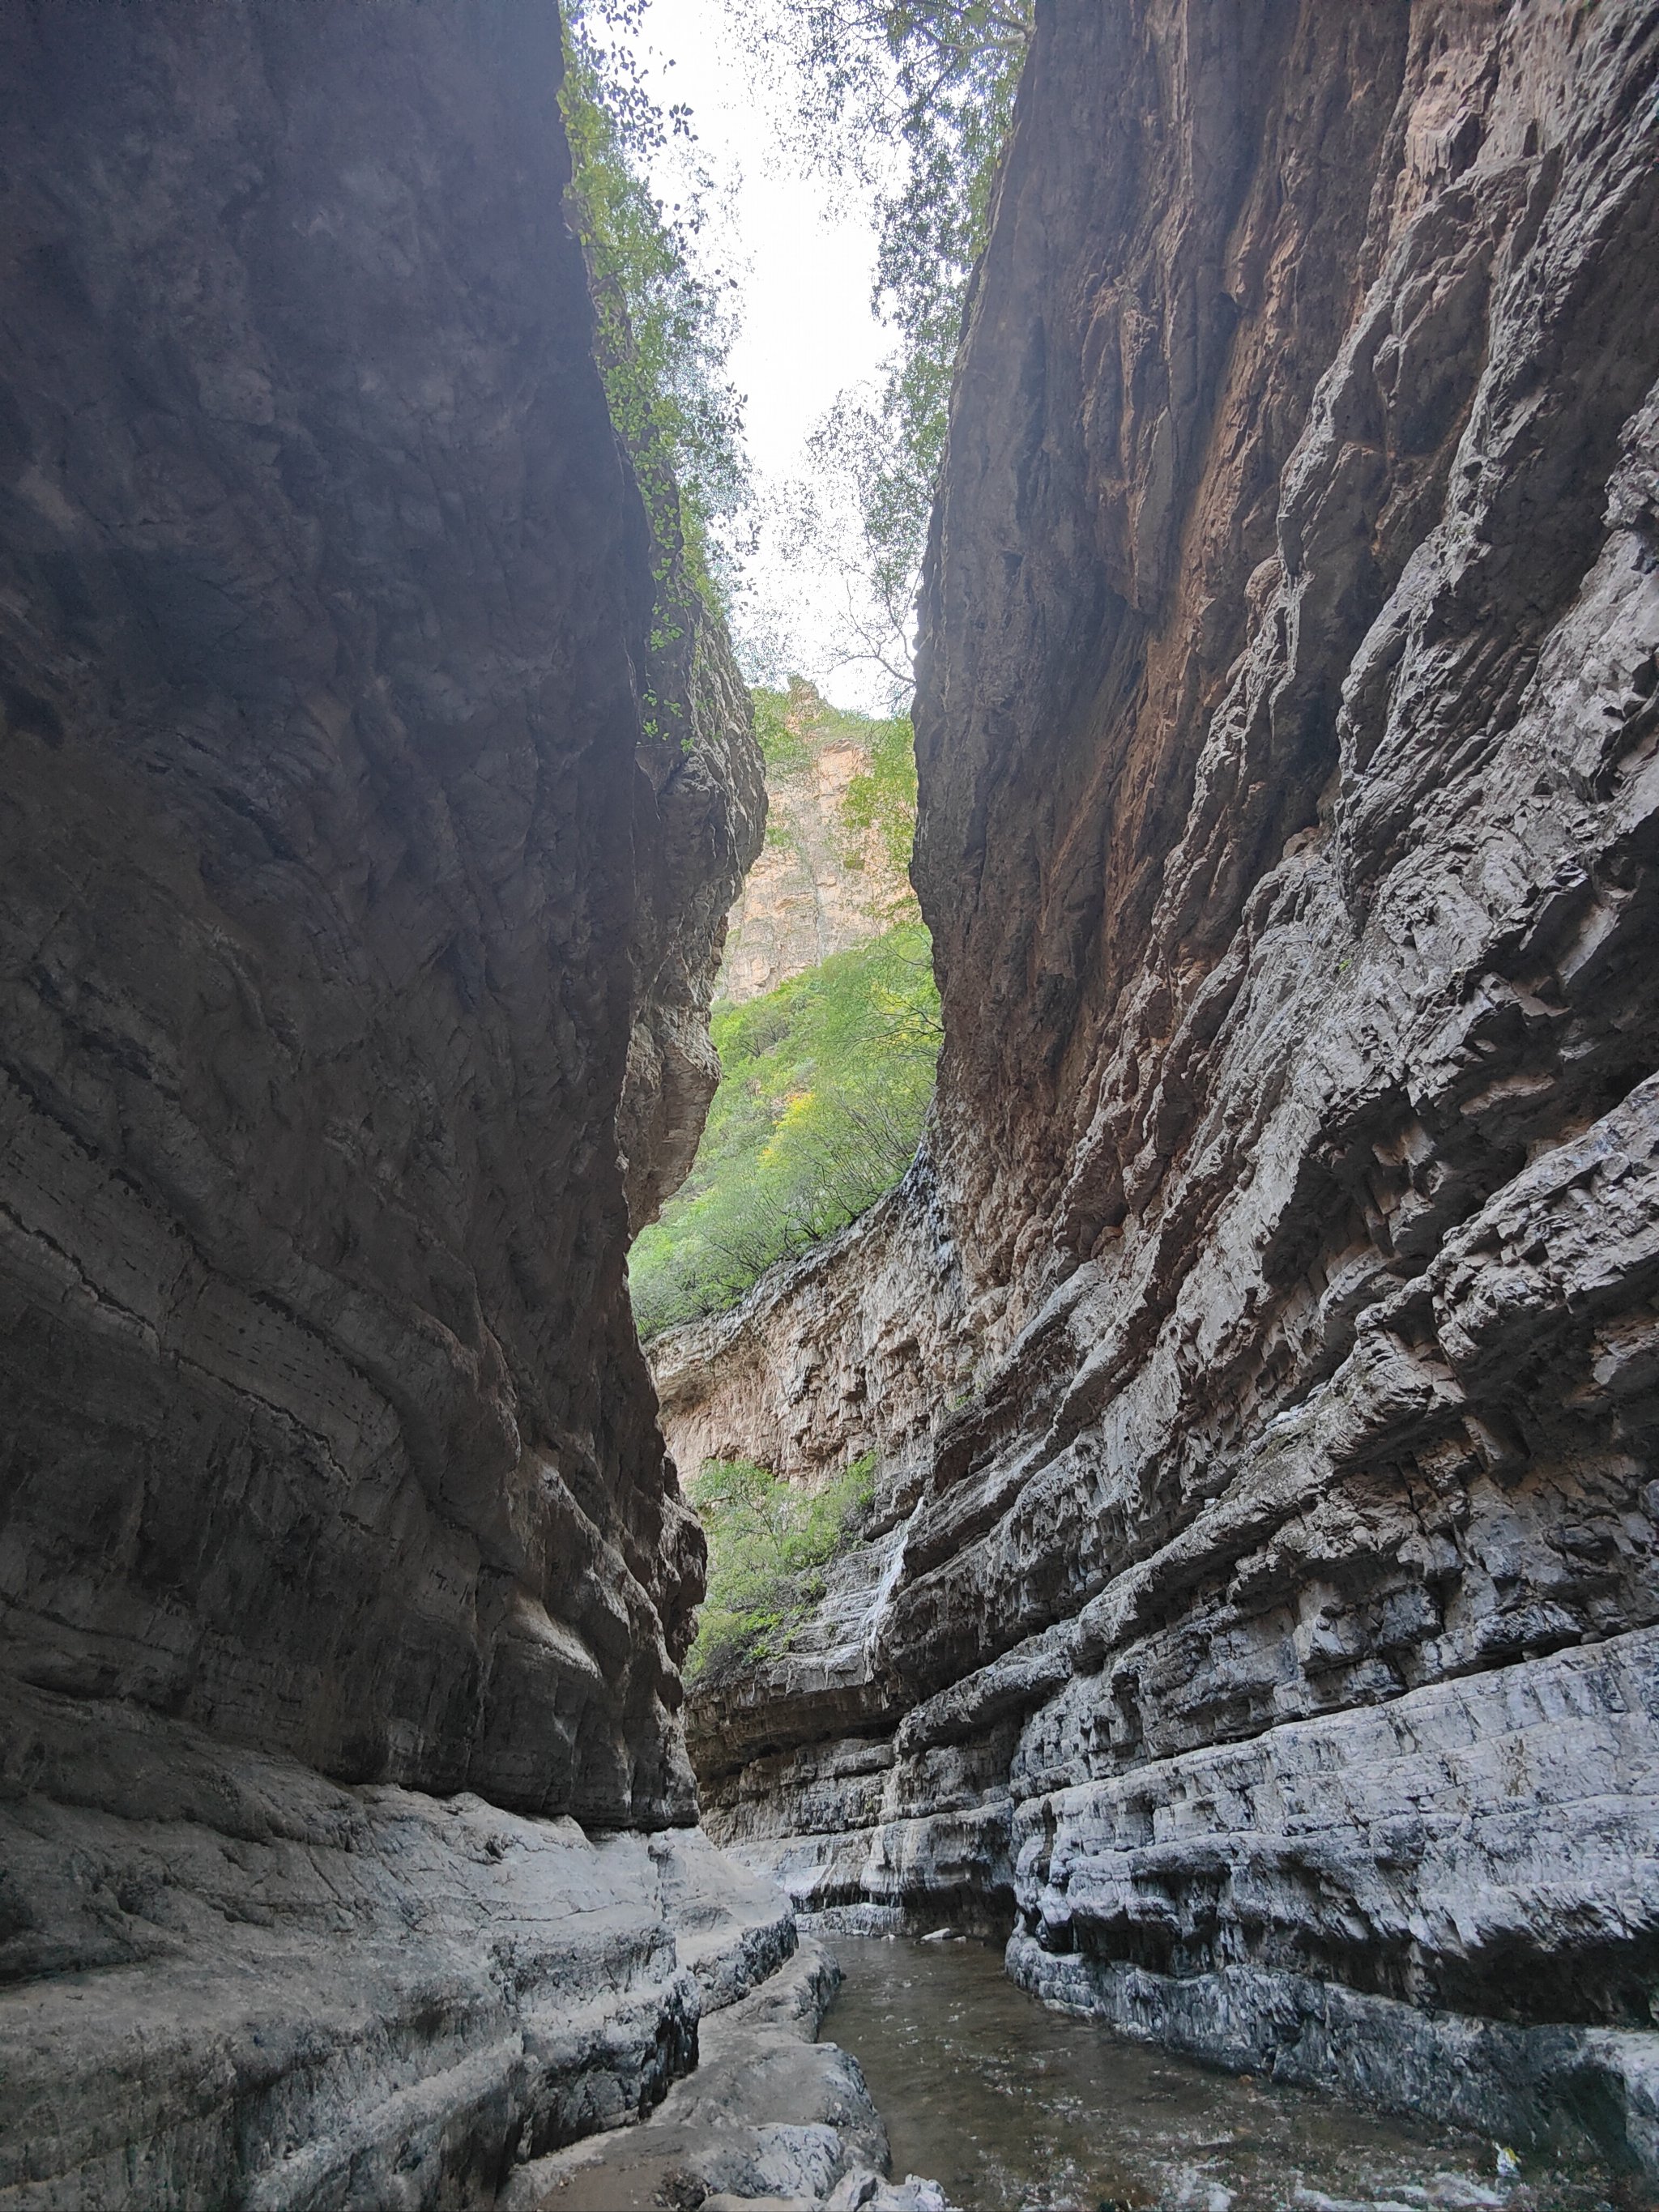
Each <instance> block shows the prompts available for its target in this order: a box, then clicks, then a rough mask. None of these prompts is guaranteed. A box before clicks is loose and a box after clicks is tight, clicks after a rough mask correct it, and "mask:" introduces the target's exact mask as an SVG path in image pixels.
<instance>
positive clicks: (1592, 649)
mask: <svg viewBox="0 0 1659 2212" xmlns="http://www.w3.org/2000/svg"><path fill="white" fill-rule="evenodd" d="M1656 82H1659V17H1656V14H1655V11H1654V9H1652V7H1651V6H1650V5H1647V4H1638V0H1604V4H1602V5H1601V6H1598V7H1595V8H1569V7H1560V8H1557V7H1553V6H1537V7H1528V8H1510V9H1504V8H1500V7H1497V6H1492V7H1486V6H1464V5H1462V4H1452V0H1382V4H1376V5H1373V6H1367V7H1363V8H1346V7H1333V6H1330V5H1328V4H1326V0H1273V4H1267V5H1263V6H1262V7H1261V8H1258V9H1230V8H1221V7H1214V6H1210V5H1206V4H1200V0H1100V4H1099V5H1091V6H1089V7H1081V6H1079V7H1055V8H1051V9H1042V10H1041V11H1039V14H1038V16H1037V20H1036V30H1035V33H1034V38H1033V43H1032V47H1031V52H1030V62H1029V64H1028V68H1027V72H1026V76H1025V78H1024V83H1023V85H1022V88H1021V91H1020V94H1019V100H1018V114H1017V120H1016V125H1015V131H1014V136H1013V140H1012V145H1011V148H1010V151H1009V155H1008V158H1007V161H1006V167H1005V169H1004V172H1003V174H1002V177H1001V179H1000V185H999V187H998V194H997V199H996V211H995V216H994V224H993V232H992V237H991V240H990V245H989V247H988V249H987V254H986V257H985V259H984V263H983V264H982V267H981V270H980V274H979V277H978V280H977V282H976V285H975V292H974V296H973V302H972V308H971V313H970V317H969V326H968V330H967V333H966V337H965V342H964V350H963V357H962V360H961V362H960V365H959V369H958V374H957V382H956V386H955V391H954V395H953V400H952V410H951V428H950V438H949V448H948V453H947V459H946V464H945V475H944V481H943V488H942V492H941V496H940V500H939V507H938V509H937V511H936V514H935V518H934V527H933V539H932V545H931V550H930V555H929V561H928V568H927V588H926V592H925V597H924V607H923V628H922V643H921V658H920V664H919V690H918V698H917V706H916V733H917V746H918V757H919V769H920V780H921V816H920V829H919V836H918V840H917V847H916V856H915V881H916V884H917V888H918V891H919V895H920V897H921V905H922V908H923V912H924V915H925V916H926V918H927V921H928V922H929V924H930V925H931V926H932V927H933V931H934V949H935V956H936V962H937V969H938V973H939V977H940V981H941V987H942V994H943V1004H944V1011H945V1028H946V1044H945V1051H944V1054H943V1055H942V1059H941V1063H940V1069H939V1096H938V1106H937V1119H936V1122H935V1123H934V1125H933V1127H934V1129H935V1130H936V1132H937V1142H936V1144H934V1143H933V1139H931V1138H930V1145H931V1146H932V1149H933V1158H932V1161H931V1163H929V1164H925V1165H924V1166H922V1167H919V1168H918V1170H915V1171H914V1172H913V1175H912V1176H910V1177H908V1178H907V1181H906V1182H905V1183H904V1184H902V1186H901V1187H900V1188H899V1190H898V1191H897V1192H896V1193H895V1194H893V1195H892V1196H891V1197H890V1199H888V1200H884V1202H883V1206H881V1208H879V1209H878V1211H877V1212H875V1213H873V1214H872V1216H871V1217H869V1219H868V1222H867V1223H866V1225H861V1226H860V1228H858V1229H856V1230H854V1231H850V1232H848V1234H847V1235H846V1236H844V1237H842V1238H841V1239H839V1240H837V1242H836V1243H835V1244H834V1245H833V1246H831V1247H829V1248H826V1249H824V1250H823V1252H822V1253H820V1254H818V1255H815V1256H814V1257H813V1258H812V1259H810V1260H807V1261H800V1262H798V1263H796V1265H795V1267H793V1268H792V1269H791V1270H789V1271H787V1273H785V1274H784V1275H782V1276H781V1277H776V1278H774V1279H772V1281H771V1282H770V1284H769V1285H767V1286H765V1287H763V1289H762V1290H761V1291H759V1292H757V1294H756V1295H755V1297H753V1298H752V1299H751V1300H750V1302H749V1304H747V1305H746V1306H745V1307H744V1311H743V1316H741V1320H742V1326H738V1321H739V1318H740V1317H739V1316H732V1320H731V1322H730V1323H729V1324H728V1325H726V1327H725V1328H724V1329H723V1331H721V1332H719V1333H718V1341H716V1342H712V1343H707V1344H705V1346H704V1347H703V1349H702V1353H701V1354H700V1356H699V1359H698V1360H697V1361H696V1362H695V1363H690V1364H691V1365H692V1367H693V1368H694V1369H695V1371H694V1372H691V1373H690V1374H689V1375H688V1376H685V1377H684V1380H682V1378H681V1377H679V1376H674V1377H671V1378H665V1376H664V1375H663V1372H662V1369H661V1365H660V1363H659V1364H658V1374H659V1384H660V1383H663V1382H664V1381H665V1380H667V1381H669V1382H670V1383H671V1390H665V1394H664V1395H665V1403H668V1402H669V1401H670V1400H671V1401H672V1402H671V1406H670V1411H671V1420H670V1425H669V1434H670V1439H671V1447H672V1449H674V1450H675V1451H676V1452H677V1454H678V1453H683V1452H684V1450H685V1446H684V1443H683V1442H682V1437H683V1436H685V1437H690V1436H691V1435H696V1436H698V1437H708V1436H712V1435H717V1436H719V1437H720V1438H721V1440H722V1443H723V1444H724V1446H725V1448H726V1449H729V1450H732V1451H733V1452H744V1453H747V1454H748V1455H750V1456H752V1457H754V1458H757V1459H760V1460H763V1461H764V1462H767V1463H769V1464H773V1465H775V1464H777V1463H778V1462H777V1461H776V1459H775V1458H774V1457H773V1455H772V1444H771V1442H770V1440H771V1438H772V1437H775V1436H779V1435H782V1436H785V1437H787V1438H789V1439H791V1440H792V1443H793V1440H796V1439H799V1438H802V1437H811V1436H814V1435H819V1434H823V1435H836V1436H839V1437H845V1436H846V1435H847V1433H848V1429H849V1426H851V1425H852V1417H851V1416H849V1414H848V1407H854V1408H855V1409H857V1412H856V1419H857V1421H858V1423H859V1424H860V1425H862V1428H863V1431H864V1433H865V1434H866V1435H867V1436H869V1437H870V1440H871V1441H872V1443H877V1444H878V1445H880V1446H881V1447H882V1448H883V1449H884V1451H885V1452H886V1453H887V1457H886V1460H885V1463H884V1466H883V1468H881V1470H880V1471H879V1474H878V1497H877V1504H876V1509H875V1532H876V1533H874V1534H872V1540H871V1541H870V1542H868V1543H867V1544H866V1545H864V1546H862V1547H860V1550H859V1553H858V1554H857V1556H856V1558H849V1559H847V1560H845V1561H840V1562H837V1563H836V1565H834V1566H833V1567H832V1568H831V1569H830V1570H829V1571H828V1579H829V1583H830V1584H831V1588H830V1589H829V1594H828V1595H827V1597H826V1600H825V1601H824V1605H823V1608H822V1611H823V1614H824V1617H825V1619H826V1620H829V1618H830V1617H831V1615H832V1613H833V1616H834V1619H835V1620H836V1622H837V1623H838V1624H839V1641H838V1642H837V1643H836V1644H834V1647H833V1648H829V1646H827V1645H826V1644H825V1643H824V1642H823V1640H819V1641H817V1642H814V1643H811V1644H809V1642H808V1641H807V1639H806V1638H805V1637H803V1639H802V1641H801V1644H800V1645H799V1647H798V1648H799V1650H801V1651H803V1652H807V1653H809V1655H810V1656H809V1657H808V1658H807V1659H806V1660H805V1661H804V1662H802V1663H800V1664H796V1663H795V1660H794V1657H793V1655H792V1654H790V1653H786V1654H784V1655H782V1656H781V1657H775V1658H769V1659H768V1660H766V1661H764V1662H760V1663H758V1664H757V1665H756V1666H754V1667H753V1668H750V1670H748V1672H747V1673H746V1674H744V1675H743V1676H742V1677H741V1679H737V1678H734V1679H732V1680H728V1681H726V1682H725V1683H721V1684H717V1685H716V1684H711V1685H709V1686H708V1688H707V1689H706V1690H705V1691H703V1692H700V1693H699V1694H698V1695H697V1696H696V1698H694V1699H693V1703H692V1710H691V1734H692V1741H693V1746H694V1751H695V1754H696V1759H697V1761H698V1766H699V1775H700V1780H701V1782H702V1790H703V1803H704V1807H705V1813H706V1817H707V1818H708V1820H710V1822H711V1825H712V1826H714V1830H715V1832H717V1833H721V1834H725V1835H728V1836H731V1837H734V1838H738V1837H740V1838H743V1839H744V1849H745V1850H748V1851H750V1852H751V1853H752V1854H754V1855H756V1856H757V1857H758V1858H761V1859H763V1860H764V1861H766V1863H770V1864H775V1865H776V1866H778V1867H780V1868H781V1869H783V1870H784V1872H785V1873H786V1875H787V1880H788V1881H789V1882H790V1884H791V1886H792V1887H793V1890H794V1892H795V1893H796V1894H797V1896H798V1897H799V1898H801V1899H811V1900H814V1901H822V1902H825V1903H829V1902H838V1901H842V1900H845V1899H857V1898H864V1899H871V1900H873V1901H878V1902H882V1903H891V1904H905V1905H912V1906H914V1907H915V1910H916V1911H919V1912H926V1913H927V1914H928V1915H929V1916H930V1917H931V1916H933V1915H934V1914H937V1913H939V1911H940V1910H941V1908H942V1907H943V1906H944V1905H945V1904H946V1903H947V1902H948V1901H951V1900H955V1901H957V1902H959V1903H962V1904H963V1905H974V1906H975V1907H976V1908H978V1909H981V1910H993V1911H1002V1912H1005V1913H1006V1915H1007V1916H1008V1917H1010V1919H1012V1923H1013V1926H1014V1933H1013V1936H1012V1941H1011V1944H1010V1950H1009V1960H1010V1965H1011V1967H1012V1970H1013V1971H1014V1972H1016V1973H1018V1975H1019V1976H1020V1977H1021V1978H1023V1979H1024V1981H1026V1982H1027V1983H1028V1984H1030V1986H1032V1987H1034V1988H1036V1989H1038V1990H1042V1991H1044V1992H1045V1993H1048V1994H1049V1995H1052V1996H1055V1997H1057V1998H1060V1999H1062V2000H1063V2001H1065V2002H1068V2003H1072V2004H1075V2005H1079V2006H1081V2007H1085V2008H1091V2009H1093V2010H1095V2011H1097V2012H1098V2013H1100V2014H1101V2015H1104V2016H1105V2017H1107V2018H1109V2019H1112V2020H1115V2021H1121V2022H1122V2023H1124V2024H1126V2025H1127V2026H1129V2027H1132V2028H1133V2029H1134V2030H1135V2031H1136V2032H1137V2033H1144V2034H1147V2035H1152V2036H1159V2037H1163V2038H1165V2039H1168V2040H1170V2041H1171V2042H1173V2043H1176V2044H1178V2045H1182V2046H1184V2047H1186V2048H1188V2049H1189V2050H1192V2051H1197V2052H1200V2053H1202V2054H1204V2055H1206V2056H1207V2057H1211V2058H1212V2059H1216V2060H1218V2061H1220V2062H1222V2063H1228V2064H1232V2065H1237V2066H1245V2067H1249V2068H1251V2069H1256V2068H1260V2067H1270V2068H1272V2069H1274V2070H1275V2071H1276V2072H1278V2073H1279V2074H1281V2075H1285V2076H1288V2077H1291V2078H1294V2079H1299V2080H1304V2081H1318V2082H1323V2083H1326V2084H1328V2085H1334V2086H1338V2087H1346V2088H1347V2089H1349V2090H1352V2091H1355V2092H1358V2093H1364V2094H1365V2095H1368V2096H1371V2097H1376V2098H1380V2099H1383V2100H1389V2101H1390V2102H1393V2103H1395V2104H1397V2105H1400V2106H1407V2107H1411V2108H1413V2109H1417V2110H1419V2111H1425V2112H1437V2113H1438V2114H1441V2115H1443V2116H1446V2117H1450V2118H1457V2119H1460V2120H1462V2121H1464V2122H1466V2123H1468V2124H1472V2125H1475V2126H1478V2127H1480V2128H1482V2129H1483V2130H1486V2131H1487V2132H1489V2133H1494V2134H1498V2135H1501V2136H1504V2138H1505V2139H1507V2140H1511V2141H1515V2140H1519V2141H1522V2142H1543V2141H1547V2139H1548V2138H1549V2137H1550V2136H1552V2134H1553V2133H1557V2132H1563V2133H1570V2132H1571V2130H1572V2129H1573V2128H1574V2127H1576V2126H1578V2125H1581V2124H1591V2125H1594V2126H1595V2127H1596V2128H1597V2129H1598V2130H1600V2131H1601V2135H1602V2136H1603V2139H1604V2141H1605V2142H1607V2145H1608V2147H1609V2148H1611V2149H1612V2150H1613V2152H1614V2153H1615V2154H1617V2155H1619V2156H1621V2157H1626V2158H1630V2159H1633V2160H1637V2161H1638V2162H1641V2163H1644V2164H1645V2165H1647V2166H1650V2167H1653V2166H1659V2038H1656V2036H1655V2033H1654V2031H1653V2026H1652V2022H1653V2020H1654V2018H1655V2010H1654V2007H1655V2002H1656V1998H1659V1983H1656V1971H1655V1961H1656V1943H1655V1930H1656V1929H1659V1854H1656V1849H1655V1837H1656V1834H1659V1518H1656V1504H1659V1498H1656V1492H1655V1490H1654V1487H1653V1483H1652V1476H1653V1470H1654V1464H1655V1455H1656V1450H1659V1322H1656V1312H1655V1308H1656V1300H1659V1227H1656V1225H1659V1097H1656V1085H1659V1077H1656V1069H1659V1000H1656V997H1655V994H1654V991H1653V987H1652V961H1653V948H1654V945H1655V944H1656V942H1659V866H1656V862H1659V750H1656V748H1659V708H1656V699H1659V386H1656V381H1655V380H1656V375H1659V109H1656V106H1655V100H1654V90H1655V86H1656ZM709 1334H710V1336H711V1337H713V1336H714V1335H715V1334H717V1333H716V1332H715V1331H714V1330H713V1329H712V1328H711V1329H710V1331H709ZM964 1359H965V1360H968V1361H969V1362H970V1363H971V1364H972V1365H973V1367H974V1370H975V1376H976V1381H977V1388H976V1389H975V1393H974V1395H973V1396H972V1397H971V1398H970V1400H969V1402H967V1403H966V1404H963V1405H959V1406H956V1407H951V1406H949V1405H948V1403H947V1402H946V1399H947V1393H946V1392H945V1391H944V1390H941V1389H939V1386H938V1383H937V1381H936V1379H935V1378H937V1377H938V1376H939V1374H940V1373H941V1372H945V1371H949V1370H950V1368H951V1365H952V1364H954V1363H957V1362H960V1361H963V1360H964ZM929 1395H931V1398H932V1401H933V1403H932V1409H931V1415H930V1418H929V1419H928V1421H927V1424H926V1425H924V1426H921V1427H918V1425H917V1424H916V1407H917V1406H918V1404H919V1403H921V1402H922V1401H924V1400H926V1399H927V1397H928V1396H929ZM890 1407H896V1408H897V1409H898V1410H897V1413H896V1417H895V1416H890V1414H889V1413H888V1410H887V1409H888V1408H890ZM854 1582H856V1583H857V1584H858V1589H859V1591H860V1603H858V1604H856V1605H854V1604H852V1603H850V1602H846V1603H843V1599H844V1597H845V1596H846V1593H847V1590H850V1589H851V1587H852V1585H853V1583H854ZM843 1585H845V1586H846V1587H845V1589H843Z"/></svg>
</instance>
